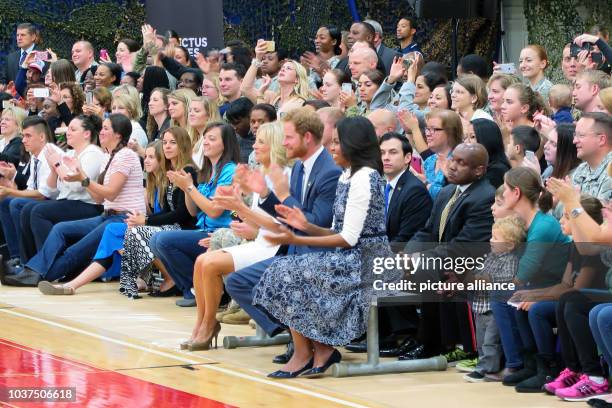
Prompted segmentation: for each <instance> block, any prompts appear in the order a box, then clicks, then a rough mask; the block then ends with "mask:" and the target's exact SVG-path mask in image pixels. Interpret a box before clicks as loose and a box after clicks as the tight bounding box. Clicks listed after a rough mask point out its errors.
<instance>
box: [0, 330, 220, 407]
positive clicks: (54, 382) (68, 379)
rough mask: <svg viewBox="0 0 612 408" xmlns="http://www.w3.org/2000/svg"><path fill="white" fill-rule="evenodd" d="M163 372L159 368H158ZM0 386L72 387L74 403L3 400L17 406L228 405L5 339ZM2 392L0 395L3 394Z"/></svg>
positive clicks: (0, 352)
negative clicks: (74, 389)
mask: <svg viewBox="0 0 612 408" xmlns="http://www.w3.org/2000/svg"><path fill="white" fill-rule="evenodd" d="M160 369H163V368H160ZM0 387H1V388H2V389H3V391H6V388H7V387H11V388H12V387H76V402H72V403H67V402H65V403H58V402H19V401H15V400H12V401H6V400H4V401H5V402H7V403H8V404H10V405H4V404H2V403H1V402H0V406H19V407H49V406H53V407H54V408H55V407H60V408H61V407H94V408H97V407H156V408H157V407H160V408H163V407H173V408H174V407H192V408H196V407H197V408H221V407H227V408H230V407H231V405H227V404H223V403H220V402H218V401H215V400H211V399H208V398H204V397H200V396H198V395H194V394H190V393H187V392H184V391H179V390H176V389H174V388H170V387H166V386H163V385H159V384H154V383H151V382H148V381H144V380H140V379H137V378H133V377H130V376H127V375H125V374H121V373H118V372H116V371H106V370H101V369H98V368H95V367H92V366H89V365H87V364H83V363H80V362H77V361H74V360H70V359H67V358H63V357H58V356H54V355H52V354H49V353H46V352H44V351H40V350H35V349H32V348H29V347H26V346H22V345H20V344H17V343H13V342H10V341H7V340H0ZM5 393H6V392H2V394H5Z"/></svg>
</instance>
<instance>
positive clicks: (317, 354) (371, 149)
mask: <svg viewBox="0 0 612 408" xmlns="http://www.w3.org/2000/svg"><path fill="white" fill-rule="evenodd" d="M331 151H332V154H333V157H334V160H335V162H336V164H338V165H339V166H341V167H343V168H344V169H345V171H344V173H343V174H342V175H341V177H340V179H339V181H338V188H337V194H336V199H335V201H334V220H333V223H332V225H333V228H332V229H327V228H321V227H318V226H315V225H313V224H311V223H309V222H308V221H307V220H306V217H305V216H304V214H303V213H302V212H301V210H299V209H297V208H290V207H286V206H283V205H279V206H277V211H278V212H279V213H280V214H281V216H282V220H283V221H284V222H286V223H287V224H288V225H290V226H291V227H293V228H296V229H298V230H301V231H304V232H305V233H306V235H307V236H298V235H295V234H294V233H293V232H292V231H290V230H288V229H286V228H283V229H282V230H281V232H280V233H278V234H271V235H267V236H266V239H267V240H268V241H269V242H271V243H272V244H275V245H285V244H289V245H310V246H317V247H330V248H337V249H336V250H335V251H327V252H315V253H307V254H303V255H289V256H285V257H279V258H276V259H275V260H274V261H273V262H272V264H271V265H270V267H269V268H268V269H267V270H266V271H265V272H264V274H263V276H262V277H261V280H260V281H259V283H258V284H257V286H256V287H255V288H254V292H253V293H254V296H253V303H254V304H256V305H259V306H261V307H263V308H265V309H266V310H267V312H268V313H270V314H271V315H272V316H274V317H275V318H276V319H278V320H279V321H280V322H281V323H282V324H283V325H285V326H287V327H289V329H290V331H291V335H292V338H293V342H294V345H295V351H294V353H293V356H292V357H291V359H290V360H289V362H287V364H285V365H284V366H283V367H282V368H281V369H280V370H278V371H276V372H274V373H271V374H269V375H268V376H269V377H272V378H294V377H297V376H302V377H318V376H321V375H322V374H324V373H325V371H326V370H327V369H328V368H329V367H330V366H331V365H332V364H334V363H338V362H340V360H341V355H340V352H339V351H338V350H336V349H335V348H334V347H333V346H336V345H344V344H347V343H348V342H350V341H351V340H353V339H355V338H358V337H359V336H361V335H362V334H363V333H364V332H365V330H366V326H367V318H366V316H367V311H368V309H369V305H370V300H371V294H372V289H369V290H368V289H367V288H372V281H373V276H374V275H372V262H373V260H374V258H375V257H379V256H383V257H384V256H388V255H391V254H392V253H391V250H390V247H389V242H388V240H387V236H386V234H385V230H384V198H383V189H384V188H383V187H384V184H385V182H384V181H383V177H382V162H381V159H380V149H379V148H378V139H377V137H376V133H375V131H374V127H373V126H372V124H371V123H370V122H369V121H368V120H367V119H366V118H363V117H353V118H346V119H342V120H341V121H340V122H339V123H338V125H337V131H335V132H334V136H333V137H332V144H331ZM281 271H282V274H283V276H285V277H286V279H278V276H280V275H279V273H281ZM387 274H388V275H387ZM397 275H398V274H397V273H396V272H395V271H389V272H386V275H385V280H387V279H388V280H389V281H391V280H394V279H395V278H397ZM313 276H316V277H317V278H316V279H312V277H313ZM296 293H300V294H301V295H302V296H301V297H296V296H295V294H296ZM321 316H325V318H324V319H321V318H320V317H321Z"/></svg>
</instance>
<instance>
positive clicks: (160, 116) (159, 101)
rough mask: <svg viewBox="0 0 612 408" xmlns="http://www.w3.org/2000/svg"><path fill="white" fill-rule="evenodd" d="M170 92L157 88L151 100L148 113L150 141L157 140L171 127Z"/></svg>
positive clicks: (152, 93)
mask: <svg viewBox="0 0 612 408" xmlns="http://www.w3.org/2000/svg"><path fill="white" fill-rule="evenodd" d="M169 94H170V91H169V90H167V89H166V88H155V89H153V92H151V97H150V98H149V103H148V104H147V106H148V113H147V135H149V139H151V140H157V139H159V138H160V137H161V135H163V134H164V131H165V130H166V129H168V128H169V127H170V120H171V119H170V115H169V114H168V95H169Z"/></svg>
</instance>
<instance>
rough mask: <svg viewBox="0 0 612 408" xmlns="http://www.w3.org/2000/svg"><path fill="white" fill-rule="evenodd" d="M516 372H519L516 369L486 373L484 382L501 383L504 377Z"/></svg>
mask: <svg viewBox="0 0 612 408" xmlns="http://www.w3.org/2000/svg"><path fill="white" fill-rule="evenodd" d="M518 370H519V369H518V368H504V369H503V370H501V371H498V372H496V373H486V374H485V381H486V382H502V381H503V380H504V377H506V376H508V375H510V374H514V373H515V372H517V371H518Z"/></svg>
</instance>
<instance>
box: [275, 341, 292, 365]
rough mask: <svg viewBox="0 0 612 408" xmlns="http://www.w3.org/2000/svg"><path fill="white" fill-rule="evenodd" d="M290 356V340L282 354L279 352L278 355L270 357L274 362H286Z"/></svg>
mask: <svg viewBox="0 0 612 408" xmlns="http://www.w3.org/2000/svg"><path fill="white" fill-rule="evenodd" d="M292 356H293V342H292V341H291V342H289V343H288V344H287V351H285V352H284V353H283V354H279V355H278V356H276V357H274V358H273V359H272V362H273V363H274V364H287V362H288V361H289V360H291V357H292Z"/></svg>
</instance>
